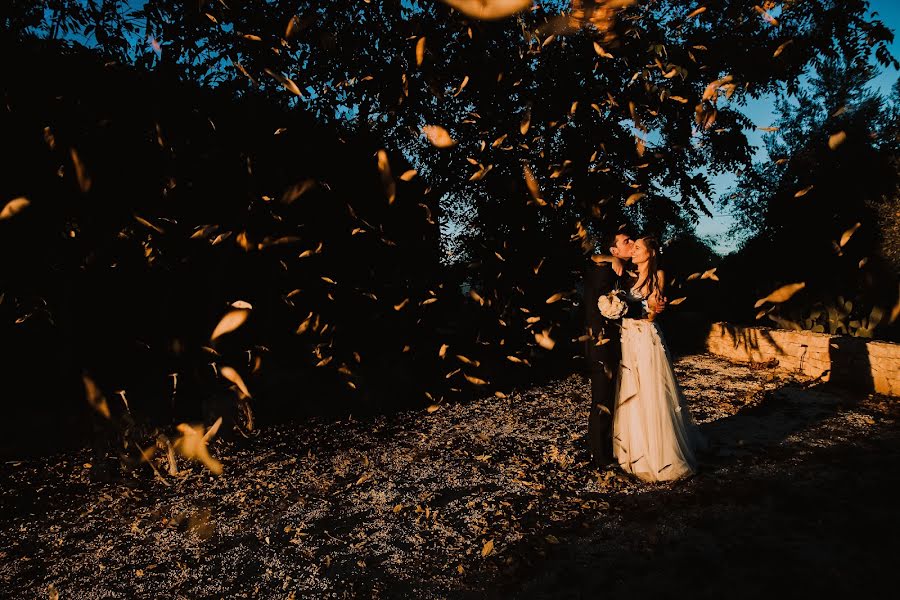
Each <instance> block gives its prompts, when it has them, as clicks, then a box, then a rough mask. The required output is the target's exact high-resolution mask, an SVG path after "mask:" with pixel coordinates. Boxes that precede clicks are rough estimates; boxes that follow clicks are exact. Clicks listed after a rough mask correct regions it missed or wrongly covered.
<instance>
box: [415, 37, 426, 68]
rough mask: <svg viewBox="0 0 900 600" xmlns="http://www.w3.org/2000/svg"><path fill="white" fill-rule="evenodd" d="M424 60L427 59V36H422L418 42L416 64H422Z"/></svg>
mask: <svg viewBox="0 0 900 600" xmlns="http://www.w3.org/2000/svg"><path fill="white" fill-rule="evenodd" d="M423 60H425V38H424V37H420V38H419V41H418V42H416V66H422V61H423Z"/></svg>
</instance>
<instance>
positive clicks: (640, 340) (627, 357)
mask: <svg viewBox="0 0 900 600" xmlns="http://www.w3.org/2000/svg"><path fill="white" fill-rule="evenodd" d="M604 247H606V248H608V249H609V254H595V255H593V256H591V260H590V261H589V262H588V265H587V267H586V269H587V270H586V272H585V277H584V303H585V311H586V312H585V326H586V334H587V335H586V336H585V337H586V338H587V340H586V342H585V344H586V346H587V348H586V353H585V357H586V358H587V361H588V364H589V370H590V379H591V410H590V415H589V417H588V444H589V447H590V451H591V458H592V462H593V465H594V467H596V468H598V469H604V468H610V467H613V466H615V465H618V466H619V467H621V469H622V470H623V471H625V472H626V473H630V474H632V475H634V476H636V477H638V478H639V479H641V480H643V481H647V482H655V481H671V480H675V479H681V478H683V477H688V476H690V475H693V474H694V473H696V472H697V458H696V452H697V451H698V450H700V449H702V448H704V447H705V446H706V441H705V439H704V438H703V437H702V435H701V434H700V431H699V430H698V428H697V425H696V423H695V422H694V420H693V419H692V418H691V415H690V412H689V411H688V408H687V405H686V403H685V400H684V395H683V394H682V391H681V388H680V386H679V385H678V381H677V380H676V378H675V371H674V369H673V367H672V356H671V353H670V352H669V348H668V346H667V345H666V342H665V339H664V338H663V334H662V330H661V329H660V327H659V323H658V322H656V320H655V317H656V315H657V314H659V313H661V312H662V311H663V310H665V306H666V297H665V289H666V277H665V273H664V272H663V270H662V269H660V268H659V264H658V263H659V254H660V245H659V242H658V241H657V239H656V238H654V237H652V236H646V235H642V236H637V237H634V238H633V237H632V235H631V234H630V233H629V232H628V231H627V230H626V229H624V228H619V229H618V230H617V231H615V232H614V233H611V234H610V235H609V237H608V238H607V239H606V240H605V242H604ZM629 263H630V264H629ZM628 266H630V267H633V268H634V270H633V271H631V272H629V271H628V270H626V267H628Z"/></svg>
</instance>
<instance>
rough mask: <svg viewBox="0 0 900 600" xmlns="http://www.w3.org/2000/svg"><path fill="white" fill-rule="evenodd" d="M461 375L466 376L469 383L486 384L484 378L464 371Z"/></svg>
mask: <svg viewBox="0 0 900 600" xmlns="http://www.w3.org/2000/svg"><path fill="white" fill-rule="evenodd" d="M463 377H465V378H466V381H468V382H469V383H471V384H474V385H486V384H487V381H485V380H484V379H479V378H478V377H473V376H471V375H466V374H465V373H463Z"/></svg>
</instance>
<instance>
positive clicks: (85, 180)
mask: <svg viewBox="0 0 900 600" xmlns="http://www.w3.org/2000/svg"><path fill="white" fill-rule="evenodd" d="M69 155H70V156H71V157H72V164H73V165H74V166H75V179H77V180H78V187H79V188H81V191H82V192H85V193H87V192H88V191H89V190H90V189H91V183H92V181H91V178H90V176H89V175H88V174H87V170H86V169H85V168H84V163H82V162H81V158H80V157H79V156H78V152H77V151H76V150H75V148H69Z"/></svg>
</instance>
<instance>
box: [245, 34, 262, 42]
mask: <svg viewBox="0 0 900 600" xmlns="http://www.w3.org/2000/svg"><path fill="white" fill-rule="evenodd" d="M244 39H247V40H250V41H251V42H261V41H262V38H261V37H259V36H258V35H253V34H252V33H245V34H244Z"/></svg>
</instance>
